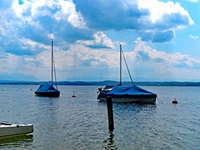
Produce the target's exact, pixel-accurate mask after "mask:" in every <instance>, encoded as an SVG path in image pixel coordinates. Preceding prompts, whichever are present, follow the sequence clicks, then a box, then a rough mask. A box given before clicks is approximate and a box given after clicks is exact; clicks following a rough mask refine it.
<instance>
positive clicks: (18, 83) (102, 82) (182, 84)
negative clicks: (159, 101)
mask: <svg viewBox="0 0 200 150" xmlns="http://www.w3.org/2000/svg"><path fill="white" fill-rule="evenodd" d="M47 83H50V82H49V81H40V82H36V81H0V85H40V84H47ZM118 83H119V82H117V81H91V82H90V81H58V82H57V85H83V86H97V85H99V86H104V85H116V84H118ZM123 84H124V85H131V84H132V83H131V82H123ZM134 84H135V85H140V86H200V82H177V81H169V82H153V81H152V82H150V81H141V82H134Z"/></svg>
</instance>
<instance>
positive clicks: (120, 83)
mask: <svg viewBox="0 0 200 150" xmlns="http://www.w3.org/2000/svg"><path fill="white" fill-rule="evenodd" d="M119 85H122V45H121V44H120V82H119Z"/></svg>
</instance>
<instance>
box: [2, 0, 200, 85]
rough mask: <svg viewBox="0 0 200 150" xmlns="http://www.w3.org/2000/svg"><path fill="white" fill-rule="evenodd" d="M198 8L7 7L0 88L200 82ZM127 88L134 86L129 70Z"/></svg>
mask: <svg viewBox="0 0 200 150" xmlns="http://www.w3.org/2000/svg"><path fill="white" fill-rule="evenodd" d="M199 8H200V0H171V1H168V0H151V1H150V0H123V1H122V0H109V1H107V0H95V1H94V0H6V1H2V2H1V5H0V14H1V15H0V64H1V65H0V80H17V81H49V80H51V39H52V40H53V42H54V47H53V48H54V62H55V66H56V76H57V80H58V81H104V80H115V81H118V80H119V76H120V75H119V60H120V58H119V47H120V46H119V45H120V44H121V45H122V50H123V53H124V56H125V58H126V62H127V64H128V68H129V70H130V73H131V76H132V78H133V81H152V82H153V81H196V82H200V17H199V14H200V9H199ZM122 65H123V67H122V68H123V69H122V72H123V73H122V76H123V81H130V78H129V76H128V72H127V69H126V65H125V63H123V64H122Z"/></svg>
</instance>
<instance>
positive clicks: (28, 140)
mask: <svg viewBox="0 0 200 150" xmlns="http://www.w3.org/2000/svg"><path fill="white" fill-rule="evenodd" d="M32 142H33V135H23V136H15V137H10V138H5V139H1V140H0V148H15V149H17V148H26V149H29V147H30V146H32Z"/></svg>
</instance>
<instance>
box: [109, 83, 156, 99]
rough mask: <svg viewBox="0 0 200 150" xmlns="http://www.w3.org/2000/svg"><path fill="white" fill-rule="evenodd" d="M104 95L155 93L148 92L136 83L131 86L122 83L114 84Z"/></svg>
mask: <svg viewBox="0 0 200 150" xmlns="http://www.w3.org/2000/svg"><path fill="white" fill-rule="evenodd" d="M106 95H130V96H134V95H149V96H150V95H152V96H153V95H154V96H156V94H154V93H152V92H149V91H147V90H145V89H142V88H140V87H138V86H136V85H131V86H122V85H116V86H115V87H114V88H113V89H112V90H111V91H109V92H107V93H106Z"/></svg>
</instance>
